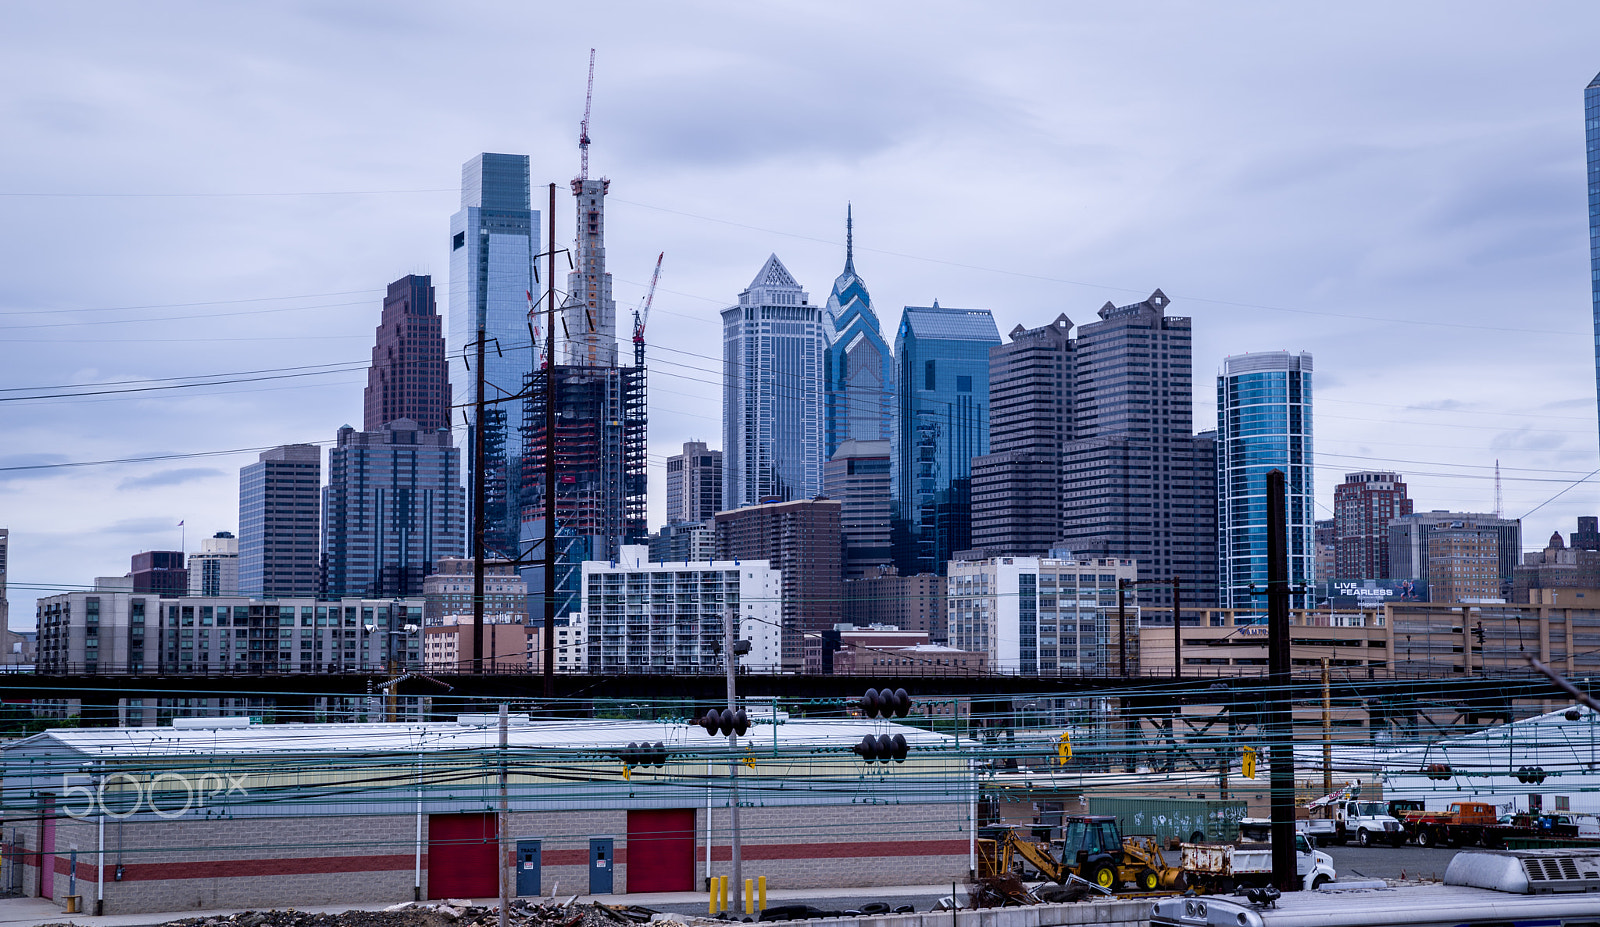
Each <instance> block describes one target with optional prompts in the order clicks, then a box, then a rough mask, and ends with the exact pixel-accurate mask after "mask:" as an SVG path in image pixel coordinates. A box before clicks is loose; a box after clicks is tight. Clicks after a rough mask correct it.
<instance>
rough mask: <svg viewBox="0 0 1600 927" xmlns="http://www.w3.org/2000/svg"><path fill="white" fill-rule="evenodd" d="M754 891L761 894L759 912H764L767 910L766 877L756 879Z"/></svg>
mask: <svg viewBox="0 0 1600 927" xmlns="http://www.w3.org/2000/svg"><path fill="white" fill-rule="evenodd" d="M756 890H757V891H759V892H760V893H761V907H760V910H762V911H765V910H766V909H767V877H766V876H762V877H761V878H759V879H756Z"/></svg>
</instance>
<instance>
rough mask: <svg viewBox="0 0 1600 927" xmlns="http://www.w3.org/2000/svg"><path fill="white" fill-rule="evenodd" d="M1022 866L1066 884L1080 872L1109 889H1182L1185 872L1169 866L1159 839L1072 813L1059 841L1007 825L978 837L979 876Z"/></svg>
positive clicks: (1110, 820)
mask: <svg viewBox="0 0 1600 927" xmlns="http://www.w3.org/2000/svg"><path fill="white" fill-rule="evenodd" d="M1019 865H1025V866H1030V867H1032V868H1033V869H1034V870H1036V871H1037V872H1038V873H1039V875H1041V876H1043V877H1044V878H1046V879H1049V880H1050V881H1052V882H1056V883H1059V884H1062V885H1065V884H1067V883H1068V882H1070V881H1071V880H1072V878H1073V877H1074V876H1076V877H1077V878H1079V879H1082V880H1084V881H1086V882H1088V883H1089V884H1091V885H1093V886H1095V887H1096V888H1099V889H1101V890H1102V891H1107V892H1116V891H1120V890H1123V889H1124V887H1125V886H1129V887H1131V888H1132V889H1133V890H1135V891H1143V892H1153V891H1160V890H1161V889H1171V890H1173V891H1181V890H1182V889H1183V887H1184V883H1183V871H1182V870H1181V869H1178V868H1175V867H1172V866H1169V865H1167V862H1166V860H1165V859H1164V858H1163V857H1162V855H1161V847H1160V845H1159V844H1157V843H1156V838H1155V837H1153V836H1151V835H1148V834H1138V835H1131V836H1127V837H1124V836H1122V834H1121V833H1120V831H1118V829H1117V819H1116V818H1115V817H1113V816H1111V815H1109V814H1079V815H1068V816H1067V817H1065V818H1064V819H1063V820H1062V837H1061V841H1060V842H1059V843H1057V844H1054V845H1052V844H1050V843H1042V842H1038V841H1034V840H1029V839H1027V838H1025V837H1023V836H1021V835H1019V834H1018V833H1017V831H1016V830H1015V829H1014V828H1009V827H1006V828H995V829H993V830H992V831H991V832H990V835H989V836H985V837H981V838H979V839H978V874H979V875H981V876H983V877H985V878H999V877H1002V876H1005V875H1008V874H1010V873H1011V872H1012V869H1013V868H1014V867H1019Z"/></svg>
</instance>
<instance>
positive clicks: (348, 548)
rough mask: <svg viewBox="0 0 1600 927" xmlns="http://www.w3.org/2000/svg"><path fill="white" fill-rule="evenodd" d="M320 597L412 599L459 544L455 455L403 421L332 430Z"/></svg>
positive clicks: (443, 441)
mask: <svg viewBox="0 0 1600 927" xmlns="http://www.w3.org/2000/svg"><path fill="white" fill-rule="evenodd" d="M322 508H323V548H322V549H323V557H324V574H325V576H324V582H325V590H324V591H325V594H326V595H328V596H330V597H344V596H362V597H366V598H379V597H385V596H415V595H420V594H421V592H422V582H423V579H424V578H425V577H427V576H428V575H430V574H432V573H433V572H434V566H435V565H436V564H437V563H438V562H439V560H440V559H441V558H444V557H460V556H461V555H462V553H463V545H464V542H465V536H466V535H465V524H464V513H465V511H466V499H465V492H464V491H463V489H462V487H461V452H460V451H459V450H458V449H457V448H455V447H453V446H452V445H451V443H450V432H448V431H444V430H440V431H433V432H424V431H421V430H419V429H418V428H417V427H416V423H414V422H412V421H411V420H410V419H404V418H403V419H400V420H398V421H394V422H390V423H388V424H386V425H384V426H383V429H382V430H380V431H356V430H355V429H354V428H351V427H350V426H348V425H346V426H345V427H343V428H341V429H339V435H338V443H337V444H336V445H335V446H334V447H333V448H331V449H330V450H329V451H328V486H327V489H326V490H325V491H324V494H323V507H322Z"/></svg>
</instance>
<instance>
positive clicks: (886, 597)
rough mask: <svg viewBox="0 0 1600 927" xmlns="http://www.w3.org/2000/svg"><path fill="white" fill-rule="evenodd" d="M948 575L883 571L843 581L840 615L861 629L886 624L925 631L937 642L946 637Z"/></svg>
mask: <svg viewBox="0 0 1600 927" xmlns="http://www.w3.org/2000/svg"><path fill="white" fill-rule="evenodd" d="M944 591H945V578H944V577H943V576H938V575H936V574H933V573H919V574H917V575H916V576H900V575H899V574H896V573H884V574H883V575H881V576H867V577H864V578H862V579H852V580H849V581H848V582H846V583H845V584H844V602H843V604H842V605H841V607H840V609H839V615H840V617H841V618H842V619H843V620H844V621H845V622H846V623H848V624H852V625H855V626H856V627H858V628H865V627H868V626H871V625H887V626H890V627H895V628H899V629H901V630H902V631H926V632H927V634H928V636H929V638H930V639H931V640H932V641H933V642H934V643H942V642H943V641H944V639H945V629H946V627H947V624H948V623H947V622H946V621H945V614H944Z"/></svg>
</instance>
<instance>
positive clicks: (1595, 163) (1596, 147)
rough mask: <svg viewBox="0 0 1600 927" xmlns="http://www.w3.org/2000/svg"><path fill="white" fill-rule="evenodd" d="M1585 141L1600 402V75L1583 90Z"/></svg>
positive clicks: (1597, 382)
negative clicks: (1587, 160) (1587, 156)
mask: <svg viewBox="0 0 1600 927" xmlns="http://www.w3.org/2000/svg"><path fill="white" fill-rule="evenodd" d="M1583 116H1584V123H1583V126H1584V139H1585V141H1586V142H1587V143H1588V149H1589V285H1590V287H1591V288H1592V289H1593V296H1592V302H1593V305H1592V306H1591V309H1592V311H1593V314H1594V379H1595V394H1596V398H1597V399H1600V74H1597V75H1595V78H1594V80H1592V81H1590V82H1589V86H1588V87H1586V88H1584V91H1583Z"/></svg>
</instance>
